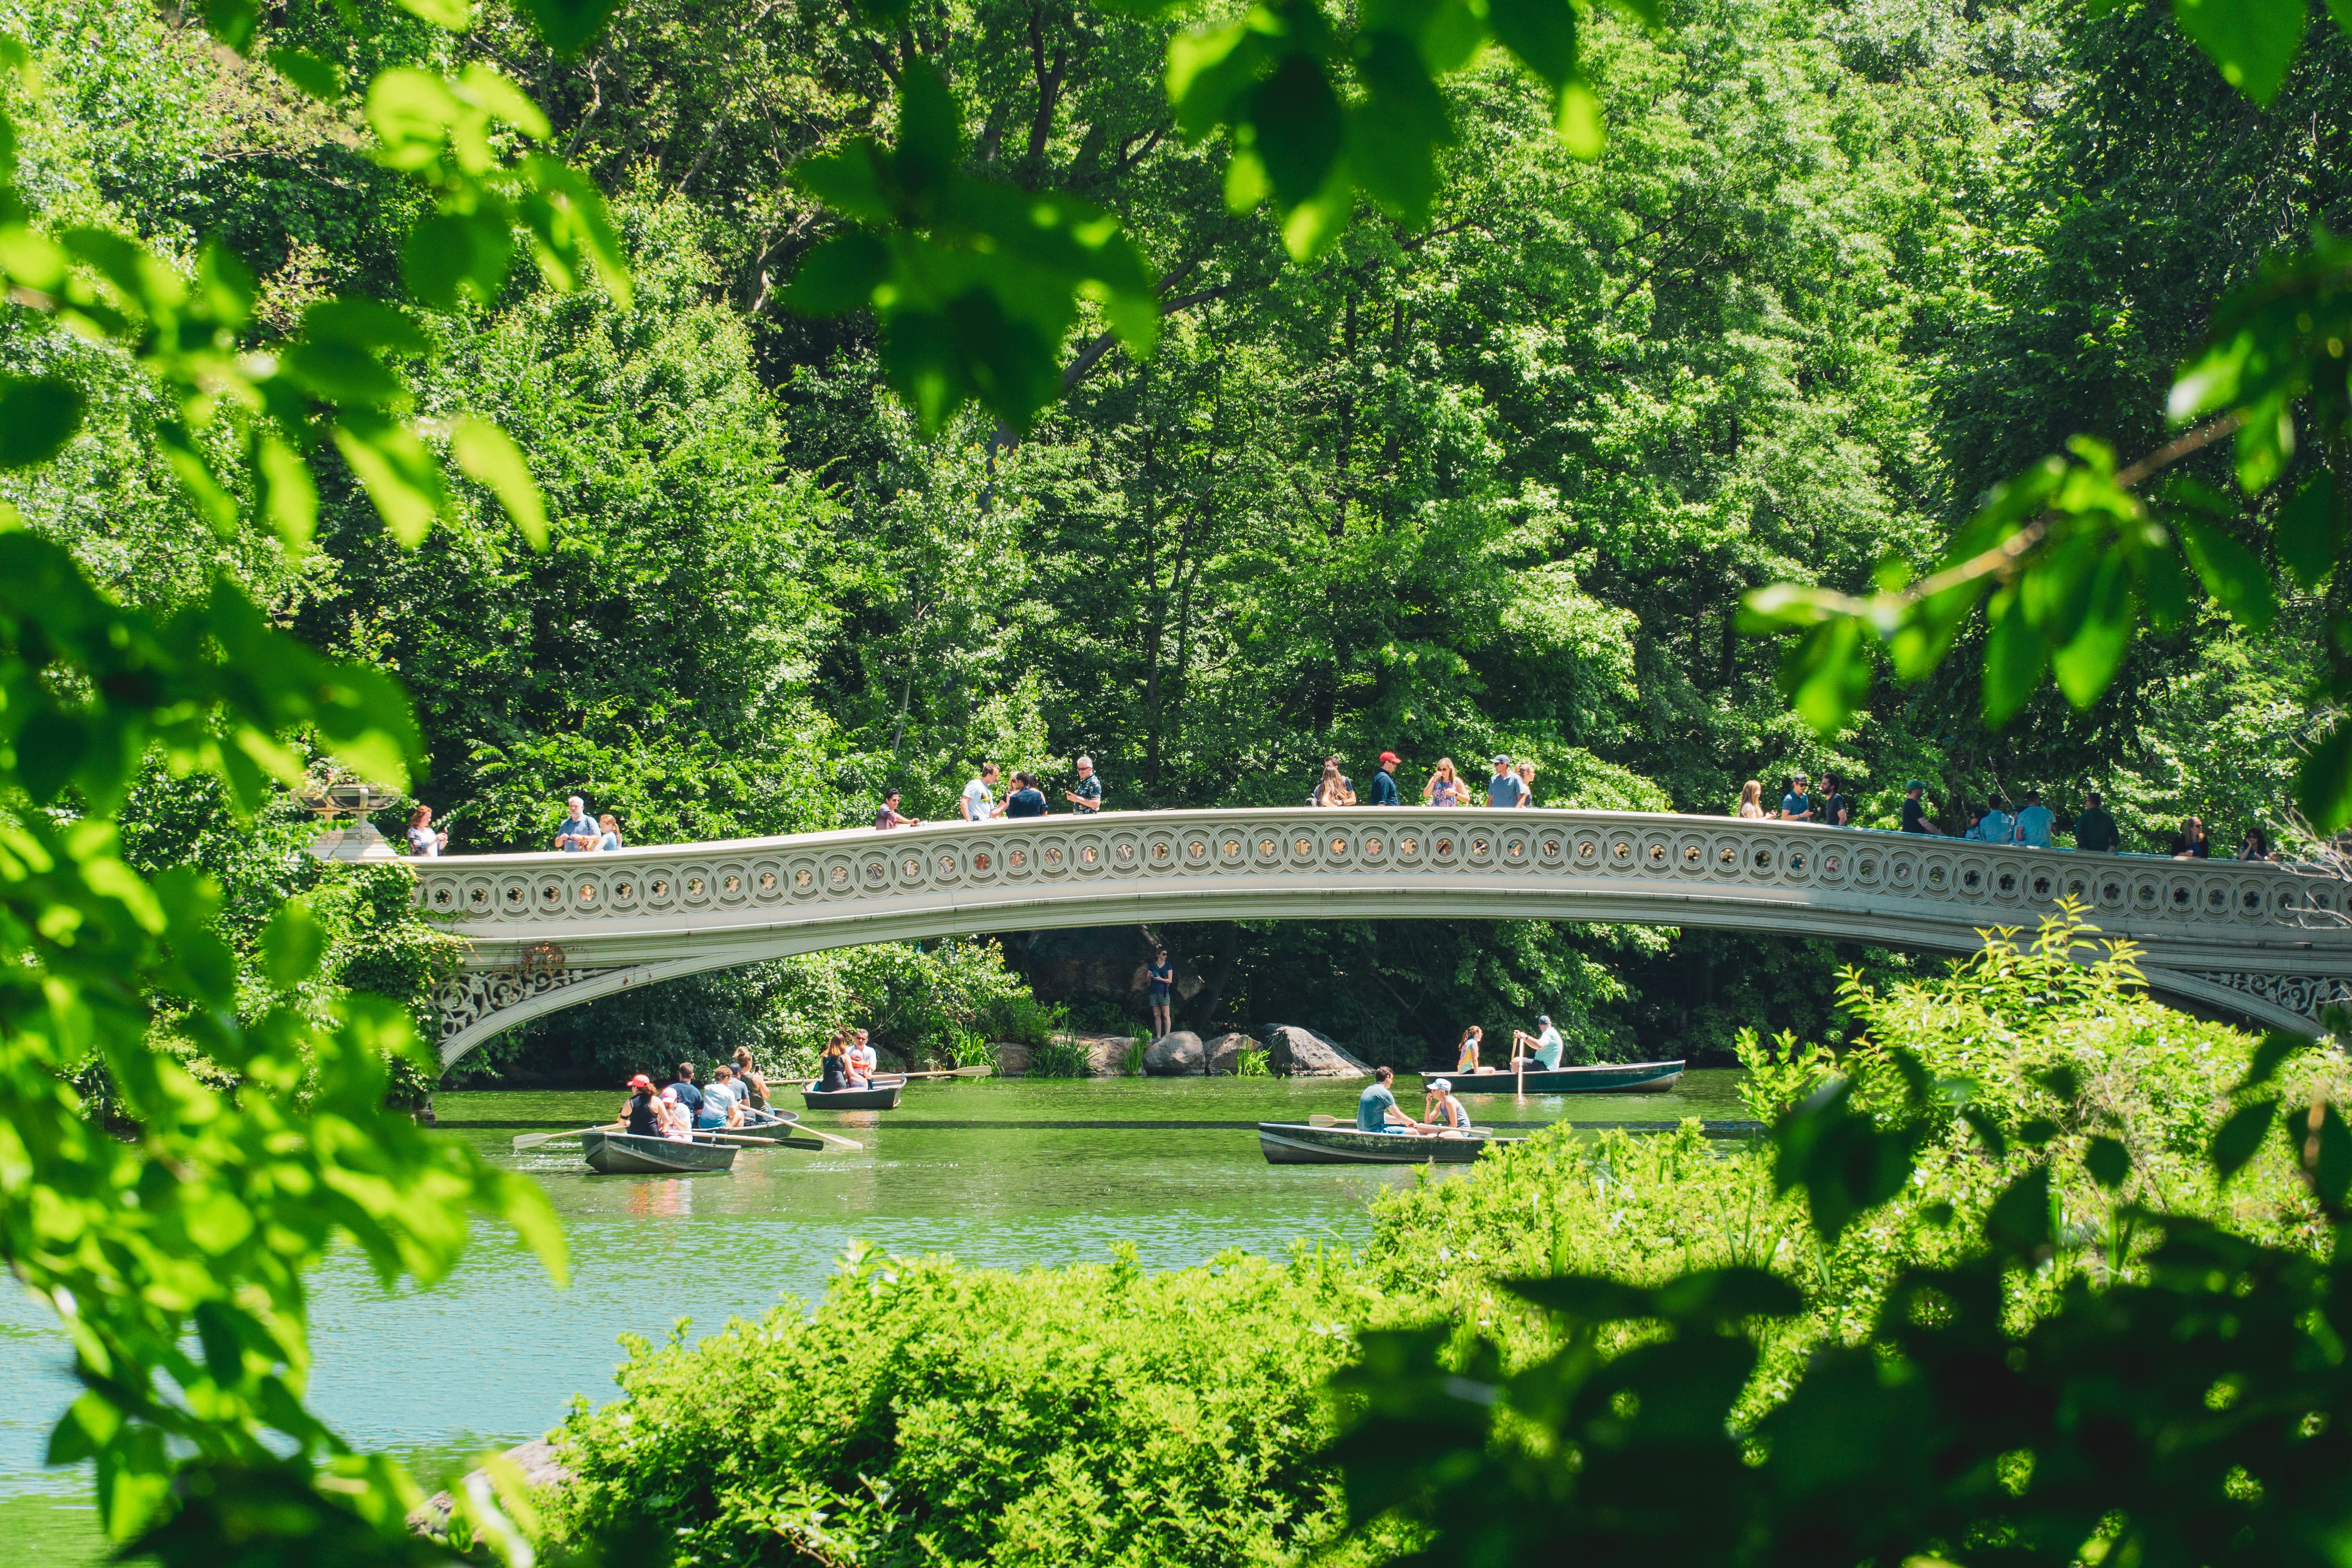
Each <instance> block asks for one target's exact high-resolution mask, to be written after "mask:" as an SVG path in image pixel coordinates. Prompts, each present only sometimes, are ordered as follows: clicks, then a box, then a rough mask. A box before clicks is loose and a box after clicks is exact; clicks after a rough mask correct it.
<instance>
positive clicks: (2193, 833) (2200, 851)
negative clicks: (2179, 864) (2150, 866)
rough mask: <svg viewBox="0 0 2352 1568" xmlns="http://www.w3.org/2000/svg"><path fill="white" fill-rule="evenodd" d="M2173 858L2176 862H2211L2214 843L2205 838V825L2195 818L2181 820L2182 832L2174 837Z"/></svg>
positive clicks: (2186, 817) (2185, 817) (2187, 817)
mask: <svg viewBox="0 0 2352 1568" xmlns="http://www.w3.org/2000/svg"><path fill="white" fill-rule="evenodd" d="M2171 855H2172V858H2174V859H2175V860H2210V859H2211V858H2213V841H2212V840H2211V839H2210V838H2208V837H2206V836H2205V824H2204V823H2203V822H2202V821H2201V820H2200V819H2199V818H2197V817H2194V816H2184V817H2182V818H2181V819H2180V831H2179V832H2178V833H2176V834H2174V835H2173V836H2172V849H2171Z"/></svg>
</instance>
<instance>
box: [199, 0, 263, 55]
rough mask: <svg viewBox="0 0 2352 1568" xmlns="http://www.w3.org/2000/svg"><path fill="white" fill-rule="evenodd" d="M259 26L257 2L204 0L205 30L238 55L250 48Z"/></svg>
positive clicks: (258, 4)
mask: <svg viewBox="0 0 2352 1568" xmlns="http://www.w3.org/2000/svg"><path fill="white" fill-rule="evenodd" d="M260 26H261V5H260V3H259V0H205V31H206V32H208V33H210V34H211V35H212V36H213V37H215V38H218V39H219V40H220V41H221V42H222V43H224V44H226V45H227V46H228V47H230V48H232V49H235V50H236V52H237V53H238V54H244V53H245V52H246V51H247V49H248V48H249V47H252V44H253V35H254V33H255V31H256V30H257V29H258V28H259V27H260Z"/></svg>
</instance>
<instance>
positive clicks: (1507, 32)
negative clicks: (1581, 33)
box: [1486, 0, 1577, 92]
mask: <svg viewBox="0 0 2352 1568" xmlns="http://www.w3.org/2000/svg"><path fill="white" fill-rule="evenodd" d="M1486 23H1487V26H1490V27H1492V28H1493V29H1494V30H1495V41H1496V42H1497V43H1499V44H1501V45H1502V46H1503V47H1505V48H1507V49H1508V50H1510V51H1511V53H1513V54H1514V55H1517V57H1518V58H1519V62H1520V63H1521V64H1522V65H1524V66H1526V67H1527V68H1528V69H1529V70H1531V71H1533V72H1535V73H1536V75H1538V76H1539V77H1541V78H1542V79H1544V80H1545V81H1546V82H1548V83H1549V84H1550V86H1551V88H1552V90H1553V91H1555V92H1558V91H1559V90H1560V89H1563V88H1565V87H1567V86H1568V84H1569V83H1570V81H1572V80H1574V79H1575V77H1576V46H1577V37H1576V9H1575V7H1574V6H1573V5H1570V4H1569V0H1487V6H1486Z"/></svg>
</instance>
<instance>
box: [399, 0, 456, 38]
mask: <svg viewBox="0 0 2352 1568" xmlns="http://www.w3.org/2000/svg"><path fill="white" fill-rule="evenodd" d="M399 5H400V8H401V9H402V10H404V11H405V12H407V13H408V14H409V15H410V16H415V17H416V18H418V19H419V20H421V21H425V22H430V23H432V24H433V25H434V26H436V27H446V28H447V29H448V30H449V31H450V32H453V33H462V32H464V31H465V30H466V29H467V27H470V26H473V25H474V8H473V6H472V5H469V4H468V3H467V0H399Z"/></svg>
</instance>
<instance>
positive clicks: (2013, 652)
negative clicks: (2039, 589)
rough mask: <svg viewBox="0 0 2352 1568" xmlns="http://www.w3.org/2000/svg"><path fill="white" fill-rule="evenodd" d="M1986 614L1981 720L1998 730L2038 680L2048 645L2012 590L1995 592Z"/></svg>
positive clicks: (2023, 701) (2040, 676)
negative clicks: (1987, 629)
mask: <svg viewBox="0 0 2352 1568" xmlns="http://www.w3.org/2000/svg"><path fill="white" fill-rule="evenodd" d="M1989 614H1990V618H1991V620H1992V631H1991V634H1990V636H1988V637H1986V638H1985V654H1984V715H1985V722H1986V723H1987V724H1988V725H1990V726H1991V727H1992V728H1994V729H1996V730H1998V729H1999V728H2000V727H2001V726H2002V725H2003V724H2006V723H2007V722H2009V721H2010V720H2011V718H2012V717H2013V716H2014V715H2015V714H2016V712H2017V710H2019V709H2020V708H2022V707H2024V706H2025V700H2026V699H2027V698H2029V697H2031V696H2032V695H2033V689H2034V688H2035V687H2037V686H2039V685H2041V684H2042V671H2043V670H2044V669H2045V668H2048V667H2049V660H2050V645H2049V644H2048V643H2046V642H2044V641H2043V640H2042V632H2041V630H2040V628H2038V627H2036V626H2034V625H2033V624H2032V622H2031V621H2030V620H2028V619H2027V618H2026V616H2025V612H2024V605H2023V603H2022V601H2021V598H2020V596H2019V595H2018V594H2017V593H2016V591H2015V590H2013V589H2010V590H2004V591H2003V592H2001V593H2000V594H1997V595H1994V596H1993V601H1992V605H1991V606H1990V611H1989Z"/></svg>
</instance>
